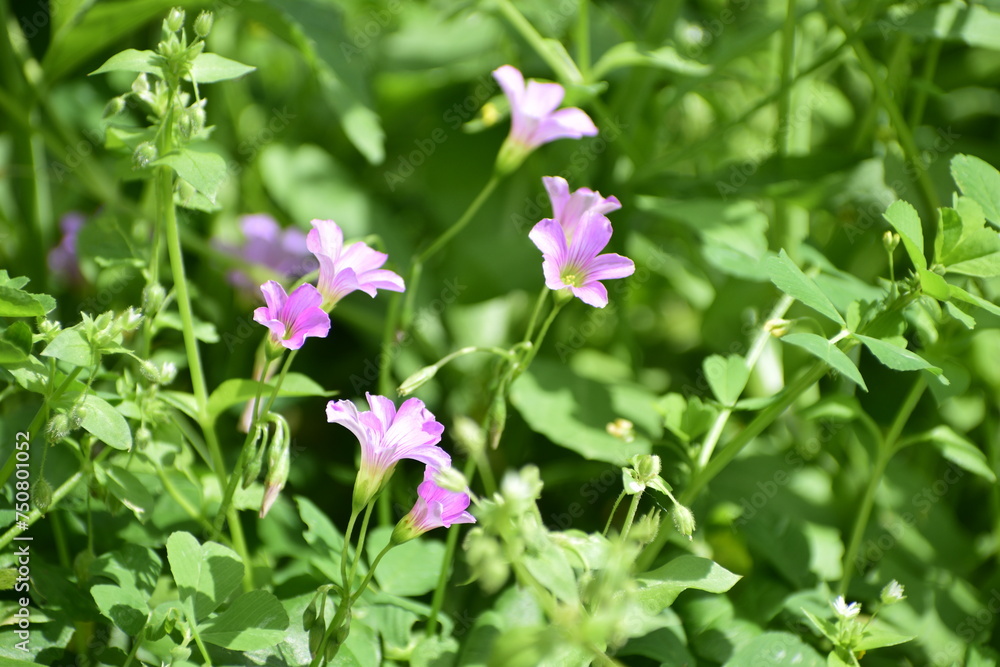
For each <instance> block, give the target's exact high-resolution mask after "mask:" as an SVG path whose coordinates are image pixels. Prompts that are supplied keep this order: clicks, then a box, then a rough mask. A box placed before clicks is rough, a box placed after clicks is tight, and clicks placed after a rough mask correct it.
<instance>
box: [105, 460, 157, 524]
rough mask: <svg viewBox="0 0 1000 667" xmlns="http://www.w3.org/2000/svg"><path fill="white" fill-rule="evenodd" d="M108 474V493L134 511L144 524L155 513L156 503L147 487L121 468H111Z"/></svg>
mask: <svg viewBox="0 0 1000 667" xmlns="http://www.w3.org/2000/svg"><path fill="white" fill-rule="evenodd" d="M107 473H108V485H107V486H108V491H110V492H111V493H112V495H114V496H115V497H116V498H118V500H120V501H121V503H122V505H124V506H125V507H127V508H129V509H130V510H132V512H134V513H135V516H136V518H138V519H139V521H142V522H144V521H145V520H146V519H147V518H149V515H150V513H151V512H152V511H153V505H155V504H156V501H154V500H153V496H151V495H150V493H149V490H148V489H147V488H146V485H145V484H143V483H142V482H141V481H139V478H138V477H136V476H135V475H133V474H132V473H131V472H129V471H128V470H126V469H125V468H122V467H120V466H110V467H109V468H108V469H107Z"/></svg>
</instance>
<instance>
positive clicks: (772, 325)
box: [764, 317, 793, 338]
mask: <svg viewBox="0 0 1000 667" xmlns="http://www.w3.org/2000/svg"><path fill="white" fill-rule="evenodd" d="M792 326H793V323H792V322H791V321H790V320H786V319H784V318H781V317H775V318H772V319H770V320H768V321H767V322H764V331H766V332H767V333H769V334H771V335H772V336H774V337H775V338H781V337H782V336H784V335H785V334H787V333H788V332H789V331H791V330H792Z"/></svg>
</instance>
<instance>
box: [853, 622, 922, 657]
mask: <svg viewBox="0 0 1000 667" xmlns="http://www.w3.org/2000/svg"><path fill="white" fill-rule="evenodd" d="M914 639H916V637H915V636H914V635H901V634H899V633H898V632H893V631H892V630H890V629H889V628H888V627H886V625H885V624H883V623H881V622H879V621H877V620H876V621H875V622H873V623H871V624H869V625H868V628H867V629H866V630H865V634H864V635H862V637H861V639H860V641H858V643H857V645H856V646H855V647H854V649H855V650H856V651H871V650H872V649H876V648H883V647H885V646H897V645H899V644H905V643H906V642H908V641H912V640H914Z"/></svg>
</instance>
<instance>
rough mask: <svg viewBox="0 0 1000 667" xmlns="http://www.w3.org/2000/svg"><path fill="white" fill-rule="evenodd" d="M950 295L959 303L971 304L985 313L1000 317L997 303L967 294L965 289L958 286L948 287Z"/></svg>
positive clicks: (999, 307) (999, 308)
mask: <svg viewBox="0 0 1000 667" xmlns="http://www.w3.org/2000/svg"><path fill="white" fill-rule="evenodd" d="M948 295H949V296H950V297H951V298H952V299H957V300H959V301H964V302H966V303H971V304H972V305H973V306H978V307H980V308H982V309H983V310H985V311H988V312H990V313H993V314H994V315H1000V306H997V305H996V304H995V303H992V302H990V301H987V300H986V299H984V298H982V297H981V296H976V295H975V294H971V293H969V292H966V291H965V290H964V289H962V288H961V287H959V286H957V285H949V286H948Z"/></svg>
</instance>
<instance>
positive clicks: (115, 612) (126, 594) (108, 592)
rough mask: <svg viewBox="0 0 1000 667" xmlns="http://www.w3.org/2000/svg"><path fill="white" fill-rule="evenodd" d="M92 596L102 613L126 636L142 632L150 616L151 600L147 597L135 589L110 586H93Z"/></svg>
mask: <svg viewBox="0 0 1000 667" xmlns="http://www.w3.org/2000/svg"><path fill="white" fill-rule="evenodd" d="M90 594H91V595H92V596H93V598H94V602H96V603H97V608H98V609H100V610H101V613H102V614H104V615H105V616H106V617H107V618H108V619H110V620H111V621H112V622H113V623H114V624H115V625H117V626H118V627H119V628H121V629H122V630H123V631H124V632H125V634H127V635H129V636H131V637H135V636H137V635H138V634H139V632H141V631H142V627H143V626H144V625H145V624H146V618H147V616H148V615H149V605H148V600H149V598H148V597H147V596H144V595H143V594H142V593H140V592H139V591H137V590H136V589H134V588H122V587H120V586H113V585H109V584H98V585H96V586H92V587H91V588H90Z"/></svg>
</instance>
